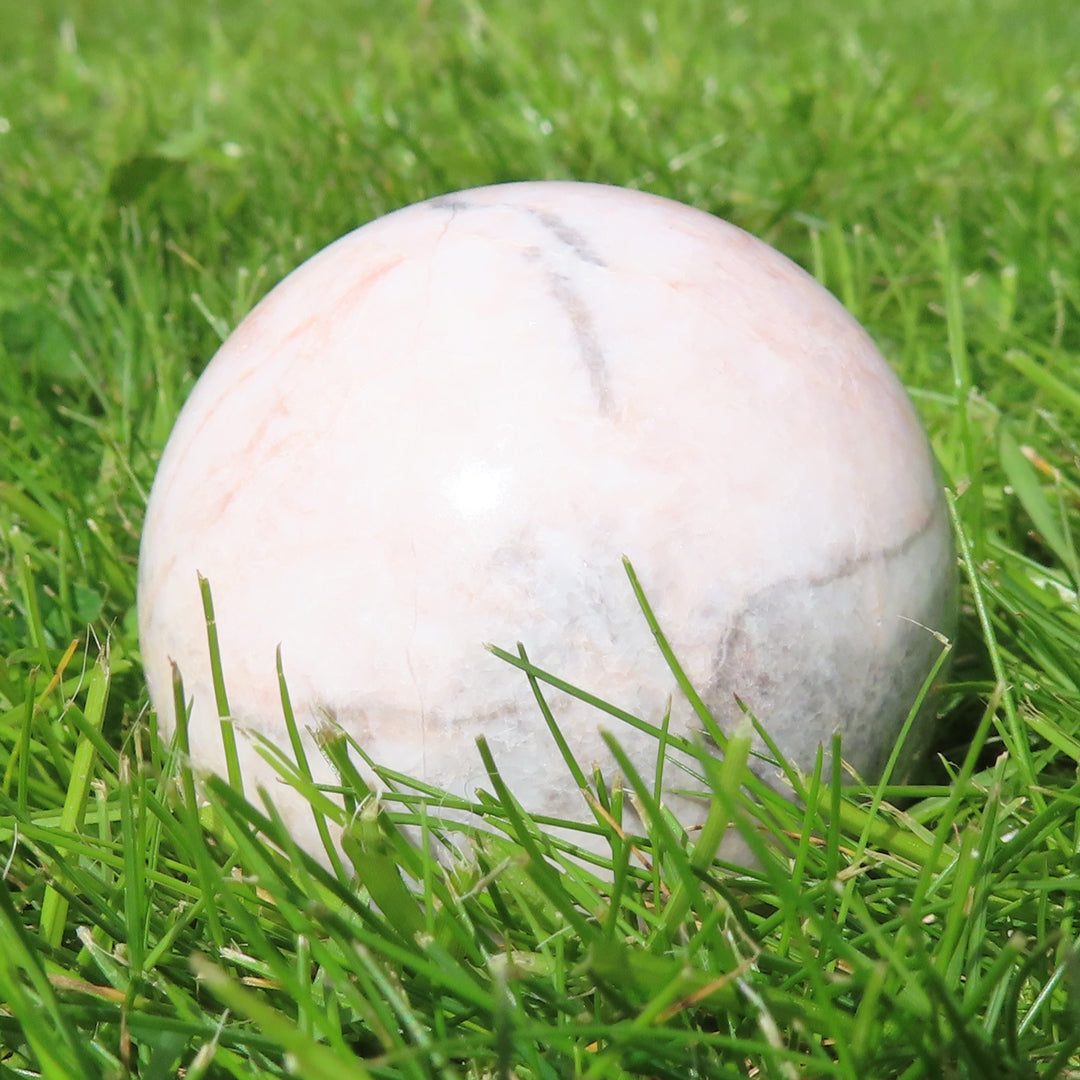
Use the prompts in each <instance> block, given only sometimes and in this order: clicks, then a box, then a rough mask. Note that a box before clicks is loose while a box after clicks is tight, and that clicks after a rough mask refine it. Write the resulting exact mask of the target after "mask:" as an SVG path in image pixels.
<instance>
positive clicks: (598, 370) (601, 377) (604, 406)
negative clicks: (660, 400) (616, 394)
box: [550, 273, 614, 416]
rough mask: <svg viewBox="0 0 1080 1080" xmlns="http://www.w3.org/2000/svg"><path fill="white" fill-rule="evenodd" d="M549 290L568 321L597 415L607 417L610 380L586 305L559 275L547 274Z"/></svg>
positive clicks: (610, 410)
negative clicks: (579, 352) (598, 410)
mask: <svg viewBox="0 0 1080 1080" xmlns="http://www.w3.org/2000/svg"><path fill="white" fill-rule="evenodd" d="M550 282H551V291H552V293H554V295H555V299H556V300H557V301H558V302H559V305H560V306H561V307H562V309H563V311H565V312H566V314H567V317H568V318H569V319H570V325H571V327H572V328H573V331H574V336H575V337H576V338H577V343H578V348H579V349H580V351H581V359H582V362H583V363H584V365H585V370H586V371H587V372H588V374H589V382H590V383H591V385H592V389H593V394H594V395H595V396H596V403H597V406H598V407H599V409H600V414H601V416H610V415H611V412H612V409H613V407H614V401H613V398H612V393H611V379H610V377H609V374H608V366H607V360H606V358H605V357H604V350H603V349H602V348H601V347H600V339H599V337H598V336H597V333H596V326H595V324H594V323H593V319H592V315H591V314H590V313H589V309H588V306H587V305H586V304H585V302H584V300H582V298H581V296H580V295H579V294H578V293H577V292H576V290H575V289H574V286H573V284H572V282H571V281H570V279H569V278H567V277H564V276H563V275H562V274H554V273H553V274H551V276H550Z"/></svg>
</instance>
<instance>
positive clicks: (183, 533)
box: [139, 183, 954, 843]
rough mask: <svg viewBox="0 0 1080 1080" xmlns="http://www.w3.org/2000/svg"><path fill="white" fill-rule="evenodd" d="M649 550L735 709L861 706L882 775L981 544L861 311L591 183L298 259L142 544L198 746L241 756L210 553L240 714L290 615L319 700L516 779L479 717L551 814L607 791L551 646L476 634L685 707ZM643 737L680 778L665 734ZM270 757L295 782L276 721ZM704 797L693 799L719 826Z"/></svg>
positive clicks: (177, 452) (542, 187)
mask: <svg viewBox="0 0 1080 1080" xmlns="http://www.w3.org/2000/svg"><path fill="white" fill-rule="evenodd" d="M624 554H625V555H628V556H629V557H630V559H631V560H632V562H633V564H634V566H635V568H636V570H637V573H638V575H639V577H640V579H641V581H642V583H643V585H644V587H645V589H646V591H647V594H648V595H649V597H650V600H651V602H652V604H653V606H654V608H655V610H656V612H657V614H658V616H659V618H660V620H661V624H662V625H663V627H664V628H665V631H666V633H667V634H668V636H669V638H670V640H671V642H672V644H673V646H674V648H675V650H676V653H677V654H678V656H679V657H680V659H681V660H682V663H683V664H684V665H685V667H686V669H687V671H688V672H689V674H690V676H691V677H692V679H693V680H694V681H695V682H696V684H697V686H698V687H699V688H700V689H701V690H702V692H703V693H704V695H705V698H706V700H707V701H708V702H709V704H710V705H711V706H712V708H713V709H714V710H715V714H716V716H717V718H718V719H719V720H720V721H721V723H722V724H725V725H727V724H730V723H732V722H733V720H734V718H735V716H736V707H735V704H734V697H733V695H734V694H736V693H737V694H738V695H739V696H740V697H741V698H742V699H743V700H744V701H745V702H746V703H747V704H748V705H749V706H750V707H751V708H752V709H753V710H754V711H755V713H756V714H757V716H758V717H759V718H760V719H761V721H762V722H763V723H764V724H765V725H766V726H767V727H768V728H769V729H770V731H771V733H772V734H773V736H774V737H775V738H776V739H777V741H778V742H779V744H780V746H781V747H782V748H783V749H784V750H785V752H786V753H787V754H789V755H790V756H791V757H792V758H793V759H794V760H795V761H796V762H798V763H799V764H801V765H802V766H804V767H810V766H811V764H812V761H813V757H814V754H815V752H816V748H817V746H818V744H819V742H821V741H823V740H824V741H825V742H826V743H827V742H828V740H829V739H830V738H831V735H832V733H833V731H834V730H840V731H841V732H842V733H843V745H844V750H845V757H846V758H847V759H848V760H850V761H851V763H852V764H853V765H854V766H855V767H856V768H857V769H859V770H861V771H862V772H863V773H864V774H866V775H867V776H869V777H873V776H874V775H875V774H876V773H878V772H879V771H880V769H881V767H882V766H883V763H884V760H885V758H886V756H887V754H888V752H889V751H890V749H891V747H892V745H893V742H894V740H895V736H896V733H897V731H898V730H899V727H900V725H901V723H902V721H903V719H904V717H905V714H906V712H907V710H908V708H909V705H910V703H911V701H912V699H913V697H914V695H915V693H916V691H917V689H918V687H919V686H920V684H921V682H922V680H923V678H924V676H925V674H926V673H927V671H928V670H929V667H930V665H931V663H932V662H933V660H934V658H935V657H936V656H937V654H938V652H939V650H940V645H939V643H938V642H937V641H936V640H935V638H934V637H933V636H932V634H931V633H930V632H929V630H927V629H924V628H923V627H930V628H932V629H939V630H948V629H949V626H950V623H951V619H952V611H951V604H952V594H953V588H954V586H953V575H954V559H953V554H952V549H951V543H950V536H949V528H948V523H947V517H946V513H945V510H944V506H943V501H942V497H941V493H940V489H939V482H938V479H937V477H936V475H935V469H934V466H933V464H932V460H931V456H930V452H929V449H928V445H927V441H926V438H925V436H924V434H923V431H922V429H921V427H920V424H919V421H918V419H917V417H916V415H915V412H914V411H913V409H912V406H911V404H910V402H909V400H908V398H907V396H906V395H905V393H904V391H903V389H902V387H901V386H900V384H899V382H898V381H897V379H896V378H895V376H894V375H893V373H892V372H891V371H890V370H889V369H888V367H887V366H886V364H885V363H884V361H883V360H882V358H881V356H880V355H879V353H878V352H877V350H876V349H875V347H874V345H873V344H872V342H871V341H870V339H869V338H868V337H867V335H866V334H865V333H864V332H863V331H862V330H861V329H860V327H859V326H858V325H857V324H856V323H855V321H854V320H853V319H852V318H851V317H850V316H849V315H848V314H847V313H846V312H845V311H844V309H843V308H842V307H841V305H840V304H839V303H838V302H837V301H836V300H834V299H833V298H832V297H831V296H830V295H829V294H828V293H827V292H826V291H825V290H824V289H822V288H821V287H820V286H819V285H817V284H816V283H815V282H814V281H813V280H812V279H811V278H810V277H809V276H808V275H807V274H805V273H804V272H803V271H802V270H800V269H799V268H798V267H796V266H795V265H794V264H793V263H791V262H790V261H788V260H787V259H786V258H784V257H783V256H781V255H780V254H778V253H777V252H775V251H774V250H772V249H771V248H769V247H768V246H766V245H765V244H763V243H761V242H760V241H758V240H756V239H754V238H753V237H751V236H749V235H748V234H746V233H744V232H742V231H740V230H739V229H737V228H735V227H733V226H731V225H729V224H727V223H725V222H723V221H720V220H718V219H716V218H713V217H711V216H709V215H707V214H705V213H702V212H700V211H697V210H694V209H691V208H688V207H685V206H682V205H679V204H677V203H673V202H670V201H667V200H664V199H660V198H657V197H654V196H650V195H645V194H641V193H637V192H632V191H627V190H621V189H617V188H609V187H603V186H599V185H586V184H570V183H530V184H515V185H504V186H499V187H492V188H484V189H478V190H475V191H467V192H463V193H460V194H455V195H448V196H444V197H441V198H437V199H433V200H431V201H429V202H425V203H421V204H419V205H416V206H413V207H409V208H406V209H404V210H401V211H398V212H397V213H394V214H391V215H389V216H387V217H385V218H382V219H380V220H379V221H376V222H373V223H371V224H369V225H367V226H365V227H364V228H362V229H358V230H357V231H356V232H353V233H351V234H349V235H348V236H345V237H343V238H342V239H341V240H339V241H337V242H336V243H334V244H332V245H330V246H329V247H328V248H326V249H325V250H324V251H322V252H321V253H320V254H319V255H317V256H315V257H314V258H313V259H311V260H310V261H309V262H307V263H306V264H304V265H303V266H302V267H300V268H299V269H298V270H297V271H296V272H294V273H293V274H292V275H290V276H289V277H288V278H287V279H286V280H285V281H284V282H282V283H281V284H280V285H279V286H278V287H277V288H276V289H275V290H274V291H273V292H272V293H271V294H270V295H269V296H268V297H267V298H266V299H265V300H263V302H262V303H261V304H259V305H258V307H256V308H255V310H254V311H253V312H252V313H251V314H250V315H249V316H248V317H247V319H245V320H244V322H243V323H242V324H241V325H240V327H239V328H238V329H237V330H236V332H235V333H234V334H233V335H232V337H231V338H230V339H229V340H228V341H227V342H226V344H225V345H224V346H223V347H222V349H221V350H220V352H219V353H218V354H217V356H216V357H215V358H214V360H213V361H212V363H211V364H210V365H209V367H208V368H207V369H206V372H205V373H204V375H203V376H202V378H201V379H200V381H199V383H198V385H197V386H196V388H195V390H194V392H193V393H192V395H191V397H190V399H189V401H188V402H187V404H186V405H185V407H184V410H183V412H182V414H181V416H180V419H179V421H178V422H177V425H176V428H175V430H174V432H173V434H172V437H171V439H170V441H169V444H168V447H167V449H166V451H165V454H164V456H163V458H162V461H161V465H160V469H159V472H158V476H157V479H156V481H155V484H154V488H153V492H152V495H151V499H150V505H149V508H148V511H147V517H146V523H145V531H144V535H143V544H142V553H141V559H140V567H139V616H140V631H141V638H142V648H143V656H144V660H145V664H146V671H147V677H148V679H149V685H150V692H151V697H152V700H153V703H154V705H155V707H156V708H157V710H158V713H159V716H160V718H161V720H162V722H163V723H164V725H165V727H166V729H167V730H168V729H169V728H170V727H171V724H172V721H173V715H172V714H173V709H172V690H171V677H170V668H169V661H170V659H172V660H175V661H176V662H177V663H178V665H179V667H180V670H181V672H182V674H183V677H184V682H185V687H186V689H187V692H188V694H189V696H191V697H192V699H193V712H192V742H193V753H194V755H195V757H196V759H197V761H198V762H199V763H200V764H202V765H206V766H209V767H213V768H217V769H219V770H220V769H221V768H222V757H221V752H220V749H219V747H220V736H219V733H218V724H217V719H216V710H215V706H214V695H213V690H212V686H211V679H210V669H209V664H208V654H207V646H206V630H205V626H204V623H203V616H202V609H201V603H200V597H199V588H198V583H197V572H201V573H202V574H204V575H205V576H207V577H208V578H209V579H210V582H211V585H212V588H213V594H214V600H215V606H216V609H217V620H218V630H219V634H220V640H221V651H222V658H223V663H224V670H225V678H226V683H227V687H228V692H229V698H230V703H231V706H232V710H233V713H234V715H235V716H236V718H237V719H238V720H239V721H240V722H241V723H242V724H243V725H246V726H249V727H250V728H253V729H256V730H259V731H262V732H264V733H268V734H271V735H273V736H275V737H278V738H280V739H281V740H284V738H285V736H284V725H283V721H282V719H281V708H280V702H279V695H278V686H277V679H276V674H275V663H274V657H275V650H276V648H277V646H278V644H279V643H280V644H281V646H282V651H283V657H284V664H285V670H286V675H287V677H288V681H289V687H290V691H291V694H292V699H293V703H294V706H295V708H296V711H297V716H298V718H299V719H300V721H301V723H302V724H305V725H313V724H315V723H317V722H318V719H319V717H320V716H322V715H324V714H327V713H329V714H331V715H333V716H335V717H336V718H337V720H338V721H339V722H340V723H341V724H342V725H344V726H345V727H346V728H347V729H348V730H349V731H350V732H351V733H352V734H353V735H355V737H356V738H357V739H358V740H359V741H360V742H361V743H362V744H363V745H364V746H365V747H366V748H367V749H368V751H369V752H370V753H371V755H372V756H373V757H374V758H375V759H376V760H377V761H378V762H380V763H382V764H386V765H389V766H391V767H392V768H394V769H398V770H401V771H403V772H406V773H410V774H413V775H416V776H418V777H423V778H425V779H427V780H429V781H431V782H433V783H435V784H438V785H441V786H443V787H445V788H448V789H450V790H452V791H454V792H457V793H461V794H471V793H472V791H473V789H475V788H476V787H477V786H487V779H486V776H485V774H484V771H483V768H482V765H481V762H480V757H479V755H478V753H477V751H476V748H475V746H474V739H475V737H476V736H477V735H478V734H480V733H483V734H485V735H486V736H487V738H488V740H489V741H490V743H491V746H492V748H493V750H494V752H495V754H496V756H497V760H498V762H499V764H500V767H501V770H502V772H503V775H504V776H505V777H506V779H507V780H508V782H509V783H510V785H511V788H512V790H513V791H514V792H515V794H516V795H517V796H518V797H519V799H520V800H521V801H522V802H523V803H524V804H525V806H526V807H527V808H529V809H530V810H535V811H539V812H548V813H557V814H565V815H570V816H576V817H583V818H586V819H588V818H589V814H588V811H587V809H586V807H585V804H584V802H583V801H582V799H581V797H580V795H579V794H578V793H577V792H576V790H575V789H574V787H573V784H572V782H571V781H570V778H569V776H568V774H567V771H566V768H565V766H564V765H563V763H562V762H561V759H560V758H559V755H558V752H557V750H556V748H555V745H554V743H553V741H552V739H551V737H550V736H549V734H548V732H547V730H546V727H545V724H544V722H543V718H542V717H541V715H540V713H539V711H538V709H537V707H536V704H535V702H534V700H533V697H532V694H531V691H530V689H529V687H528V684H527V682H526V680H525V678H524V676H522V675H521V674H520V673H519V672H517V671H516V670H514V669H513V668H511V667H510V666H508V665H505V664H503V663H502V662H500V661H499V660H498V659H496V658H495V657H493V656H491V655H490V654H489V653H488V652H487V651H486V650H485V649H484V647H483V643H484V642H494V643H496V644H499V645H502V646H503V647H505V648H508V649H513V648H514V645H515V643H516V642H518V641H522V642H524V643H525V645H526V647H527V649H528V651H529V654H530V657H531V659H532V660H533V661H534V662H535V663H537V664H539V665H540V666H541V667H544V668H546V669H548V670H550V671H553V672H555V673H557V674H559V675H560V676H562V677H564V678H566V679H567V680H569V681H571V682H573V683H576V684H578V685H581V686H583V687H584V688H586V689H588V690H590V691H591V692H593V693H596V694H598V695H600V696H602V697H604V698H606V699H608V700H610V701H612V702H614V703H616V704H617V705H619V706H621V707H623V708H625V709H629V710H631V711H634V712H636V713H637V714H639V715H640V716H642V717H643V718H645V719H648V720H650V721H653V722H659V721H660V719H661V717H662V715H663V713H664V710H665V707H666V703H667V701H668V699H669V697H671V696H672V695H673V694H674V695H675V702H674V707H673V724H672V726H673V728H674V729H675V730H677V731H680V732H685V731H687V730H688V728H689V726H690V725H691V719H692V717H691V713H690V710H689V707H688V706H687V704H686V703H685V701H683V700H681V698H680V697H679V695H678V693H677V691H676V689H675V686H674V682H673V680H672V678H671V676H670V675H669V673H668V671H667V669H666V666H665V664H664V662H663V660H662V658H661V657H660V655H659V653H658V651H657V648H656V646H655V643H654V641H653V639H652V637H651V635H650V633H649V631H648V628H647V627H646V625H645V623H644V620H643V619H642V617H641V614H640V612H639V611H638V609H637V607H636V604H635V600H634V597H633V595H632V593H631V590H630V587H629V584H628V582H627V580H626V577H625V574H624V571H623V568H622V565H621V561H620V560H621V556H622V555H624ZM549 700H550V703H551V705H552V706H553V708H554V710H555V712H556V715H557V716H558V718H559V720H560V722H561V724H562V726H563V730H564V732H565V733H566V735H567V736H568V738H569V739H570V740H571V742H572V744H573V746H574V747H575V749H576V750H577V752H578V755H579V758H580V760H581V762H582V764H583V765H584V766H585V767H586V769H588V767H589V766H590V765H591V763H592V762H593V761H597V762H600V763H602V765H603V767H604V768H605V770H606V771H607V772H608V773H609V774H610V772H611V767H610V765H611V763H610V761H609V759H608V756H607V753H606V751H605V749H604V748H603V746H602V743H601V742H600V739H599V736H598V734H597V725H598V723H603V724H604V725H605V726H607V727H609V728H610V727H613V726H616V727H617V725H616V722H615V721H612V720H610V719H608V718H605V717H601V716H600V715H599V714H597V713H595V712H593V711H590V710H589V709H587V708H586V707H584V706H582V705H581V704H579V703H578V702H575V701H573V700H572V699H570V698H568V697H566V696H564V695H561V694H559V693H557V692H554V691H552V692H551V693H550V694H549ZM616 734H617V735H618V736H619V737H620V739H621V740H622V741H623V742H624V745H626V746H627V748H628V749H629V750H630V751H631V753H632V755H633V756H634V757H635V760H636V761H637V763H638V764H639V766H640V767H641V769H642V770H643V772H644V773H645V774H646V775H649V776H651V775H652V768H653V766H652V759H653V757H654V754H655V746H654V744H653V743H652V741H651V740H650V739H648V738H647V737H645V736H640V735H636V734H635V733H634V732H632V731H631V730H629V729H625V728H623V729H618V730H617V731H616ZM925 734H926V733H925V732H922V733H920V735H919V741H924V740H925ZM312 757H313V759H315V760H317V758H318V755H317V754H315V753H314V752H313V753H312ZM245 768H246V769H247V770H248V773H249V776H251V777H253V778H254V777H256V776H258V777H259V778H260V779H261V780H262V781H263V782H266V781H267V779H268V777H269V776H270V772H269V769H268V767H267V766H265V765H264V764H263V763H262V762H261V761H260V760H259V759H258V758H257V756H255V755H254V754H253V753H251V752H250V751H248V752H245ZM324 778H325V779H328V780H329V779H330V774H329V771H327V772H326V774H325V777H324ZM666 780H667V782H668V783H669V785H670V786H671V787H676V788H677V787H682V786H684V785H685V784H686V782H687V781H686V778H685V776H684V775H682V774H681V772H680V770H678V769H677V768H675V767H674V766H669V768H668V775H667V777H666ZM275 798H279V799H280V800H281V801H282V802H283V805H284V807H285V812H286V813H287V814H290V815H297V819H296V824H295V828H296V831H297V835H298V836H299V837H300V838H301V839H302V840H303V841H304V842H305V843H313V842H314V833H313V830H312V829H311V827H310V825H309V824H308V823H307V816H306V814H305V813H304V811H303V808H302V807H298V806H296V805H294V804H293V802H292V801H291V800H289V799H288V798H287V797H286V795H285V793H283V792H281V790H280V788H275ZM698 802H699V801H695V800H693V799H688V798H686V799H682V798H680V799H675V798H673V802H672V805H673V806H674V807H675V808H676V809H677V811H678V812H679V813H680V814H681V815H682V816H683V818H684V820H686V821H687V822H688V823H691V824H692V823H693V822H695V821H700V820H701V819H702V817H703V809H702V807H701V806H700V805H698V804H697V803H698Z"/></svg>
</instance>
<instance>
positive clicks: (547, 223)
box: [524, 206, 607, 267]
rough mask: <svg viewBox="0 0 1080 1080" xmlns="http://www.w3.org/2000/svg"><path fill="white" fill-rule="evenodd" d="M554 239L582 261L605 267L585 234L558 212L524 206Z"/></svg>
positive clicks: (604, 263) (605, 264)
mask: <svg viewBox="0 0 1080 1080" xmlns="http://www.w3.org/2000/svg"><path fill="white" fill-rule="evenodd" d="M524 209H525V211H526V212H527V213H528V214H530V215H531V216H532V217H534V218H535V219H536V220H537V221H538V222H540V224H541V225H543V226H544V228H545V229H547V231H548V232H549V233H551V235H552V236H554V237H555V239H556V240H558V241H559V243H561V244H565V245H566V246H567V247H568V248H569V249H570V250H571V251H572V252H573V253H574V254H575V255H576V256H577V257H578V258H579V259H581V261H582V262H587V263H591V264H592V265H593V266H602V267H606V266H607V263H606V262H605V261H604V260H603V259H602V258H600V256H599V255H597V254H596V252H595V251H593V249H592V248H591V247H590V246H589V241H588V240H586V239H585V236H584V235H583V234H582V233H581V232H580V231H579V230H577V229H575V228H574V227H573V226H572V225H568V224H567V223H566V222H565V221H564V220H563V219H562V218H561V217H559V215H558V214H553V213H552V212H551V211H550V210H541V209H539V208H538V207H535V206H528V207H524Z"/></svg>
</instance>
